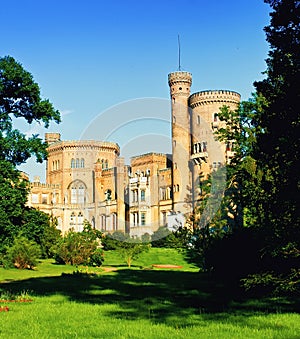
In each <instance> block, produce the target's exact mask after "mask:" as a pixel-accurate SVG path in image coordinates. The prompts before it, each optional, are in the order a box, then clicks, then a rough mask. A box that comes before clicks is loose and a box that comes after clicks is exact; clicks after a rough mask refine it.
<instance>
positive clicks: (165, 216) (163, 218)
mask: <svg viewBox="0 0 300 339" xmlns="http://www.w3.org/2000/svg"><path fill="white" fill-rule="evenodd" d="M161 214H162V225H163V226H166V224H167V212H166V211H163V212H162V213H161Z"/></svg>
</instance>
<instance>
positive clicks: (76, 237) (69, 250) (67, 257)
mask: <svg viewBox="0 0 300 339" xmlns="http://www.w3.org/2000/svg"><path fill="white" fill-rule="evenodd" d="M101 238H102V233H101V232H99V231H97V230H94V229H92V227H91V225H90V224H89V223H88V222H87V221H85V222H84V229H83V231H82V232H74V230H72V229H71V230H69V232H68V233H66V234H65V235H64V237H63V238H62V239H61V241H60V243H59V244H58V245H57V248H56V254H55V259H56V261H57V262H58V263H64V264H69V265H81V264H82V265H87V266H100V265H101V264H102V262H103V251H102V249H101V248H100V246H101Z"/></svg>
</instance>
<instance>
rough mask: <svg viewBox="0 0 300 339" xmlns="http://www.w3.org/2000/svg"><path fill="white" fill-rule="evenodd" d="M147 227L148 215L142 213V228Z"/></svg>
mask: <svg viewBox="0 0 300 339" xmlns="http://www.w3.org/2000/svg"><path fill="white" fill-rule="evenodd" d="M145 225H146V213H145V212H142V213H141V226H145Z"/></svg>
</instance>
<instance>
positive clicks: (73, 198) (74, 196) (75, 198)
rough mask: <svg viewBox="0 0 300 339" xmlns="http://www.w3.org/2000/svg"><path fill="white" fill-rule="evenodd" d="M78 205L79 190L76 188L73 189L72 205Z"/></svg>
mask: <svg viewBox="0 0 300 339" xmlns="http://www.w3.org/2000/svg"><path fill="white" fill-rule="evenodd" d="M76 203H77V189H76V187H71V204H76Z"/></svg>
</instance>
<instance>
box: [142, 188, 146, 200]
mask: <svg viewBox="0 0 300 339" xmlns="http://www.w3.org/2000/svg"><path fill="white" fill-rule="evenodd" d="M145 198H146V192H145V190H141V201H145Z"/></svg>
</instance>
